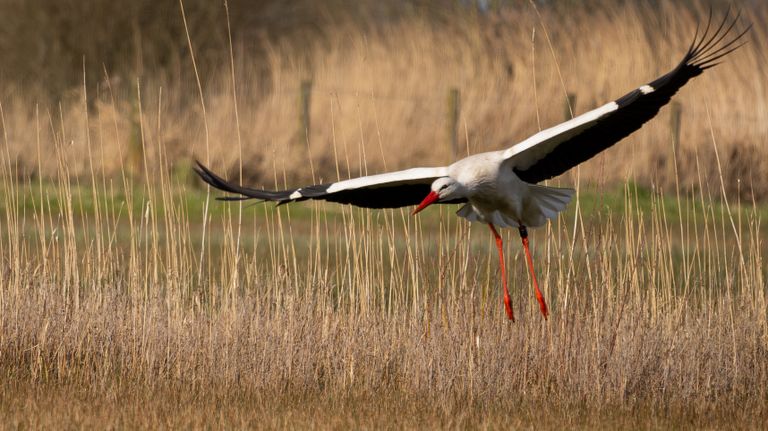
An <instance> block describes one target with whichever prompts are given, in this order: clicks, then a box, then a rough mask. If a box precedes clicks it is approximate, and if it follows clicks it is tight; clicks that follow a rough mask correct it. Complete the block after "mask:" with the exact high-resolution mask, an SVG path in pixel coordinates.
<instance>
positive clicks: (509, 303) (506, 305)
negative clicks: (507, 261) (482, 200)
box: [488, 223, 515, 322]
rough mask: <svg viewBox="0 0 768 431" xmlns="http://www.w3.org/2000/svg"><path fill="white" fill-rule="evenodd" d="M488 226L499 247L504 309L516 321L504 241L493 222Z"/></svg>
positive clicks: (510, 318)
mask: <svg viewBox="0 0 768 431" xmlns="http://www.w3.org/2000/svg"><path fill="white" fill-rule="evenodd" d="M488 227H490V228H491V232H493V237H494V238H495V239H496V248H498V249H499V264H500V265H501V280H502V281H503V283H504V310H506V312H507V317H509V320H511V321H513V322H514V321H515V314H514V313H513V312H512V299H511V298H510V297H509V289H507V268H506V266H505V265H504V243H503V241H502V239H501V235H499V233H498V232H497V231H496V228H495V227H493V224H491V223H488Z"/></svg>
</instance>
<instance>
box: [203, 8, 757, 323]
mask: <svg viewBox="0 0 768 431" xmlns="http://www.w3.org/2000/svg"><path fill="white" fill-rule="evenodd" d="M738 20H739V16H738V15H737V16H736V17H735V18H734V19H730V14H729V13H726V15H725V18H724V19H723V21H722V22H721V23H720V24H719V26H716V27H715V26H713V25H711V24H712V13H711V12H710V15H709V19H708V20H707V25H706V27H705V29H704V31H703V32H702V33H701V35H699V29H698V28H697V30H696V34H695V35H694V37H693V42H692V43H691V45H690V47H689V49H688V51H687V52H686V53H685V55H684V56H683V58H682V60H681V61H680V62H679V63H678V64H677V66H676V67H675V68H674V69H672V70H671V71H670V72H668V73H667V74H665V75H662V76H661V77H659V78H657V79H655V80H653V81H651V82H649V83H647V84H645V85H642V86H640V87H638V88H636V89H634V90H632V91H630V92H629V93H627V94H625V95H624V96H622V97H620V98H618V99H616V100H614V101H612V102H609V103H607V104H605V105H603V106H601V107H599V108H596V109H593V110H591V111H589V112H586V113H584V114H581V115H579V116H577V117H574V118H573V119H571V120H568V121H565V122H564V123H561V124H559V125H557V126H554V127H551V128H549V129H546V130H542V131H541V132H539V133H536V134H535V135H533V136H531V137H529V138H527V139H525V140H523V141H522V142H519V143H517V144H515V145H513V146H511V147H509V148H507V149H503V150H499V151H491V152H485V153H480V154H475V155H472V156H469V157H466V158H464V159H461V160H459V161H457V162H455V163H453V164H451V165H450V166H442V167H421V168H412V169H406V170H403V171H397V172H389V173H384V174H379V175H370V176H364V177H359V178H352V179H348V180H343V181H338V182H334V183H326V184H314V185H309V186H305V187H299V188H294V189H288V190H274V191H273V190H262V189H256V188H249V187H244V186H240V185H237V184H234V183H231V182H229V181H226V180H225V179H223V178H221V177H220V176H218V175H216V174H215V173H213V172H212V171H211V170H210V169H208V168H207V167H205V166H203V165H202V164H201V163H200V162H197V166H196V167H195V171H196V172H197V174H198V175H199V176H200V177H201V178H202V179H203V181H205V182H206V183H208V184H210V185H211V186H213V187H215V188H217V189H220V190H223V191H225V192H229V193H233V194H235V195H237V196H227V197H220V198H218V199H220V200H225V201H238V200H247V199H257V200H261V201H274V202H277V203H278V205H282V204H286V203H290V202H300V201H305V200H308V199H315V200H324V201H329V202H337V203H341V204H350V205H355V206H358V207H364V208H399V207H405V206H410V205H417V207H416V208H415V210H414V211H413V214H416V213H418V212H420V211H422V210H423V209H424V208H426V207H428V206H429V205H432V204H463V205H462V206H461V208H459V210H458V211H457V212H456V214H457V215H458V216H459V217H463V218H465V219H467V220H469V221H470V222H480V223H485V224H487V225H488V226H489V228H490V230H491V232H492V234H493V236H494V238H495V240H496V246H497V248H498V254H499V265H500V268H501V278H502V284H503V290H504V308H505V311H506V314H507V316H508V318H509V319H510V320H512V321H514V319H515V318H514V312H513V310H512V302H511V299H510V296H509V289H508V287H507V277H506V267H505V264H504V251H503V244H502V237H501V235H499V233H498V231H497V230H496V227H512V228H517V229H518V231H519V233H520V238H521V240H522V244H523V248H524V250H525V254H526V260H527V263H528V269H529V271H530V273H531V279H532V282H533V288H534V292H535V295H536V299H537V300H538V303H539V309H540V311H541V313H542V315H543V316H544V319H546V318H547V316H548V314H549V311H548V309H547V303H546V301H545V299H544V296H543V295H542V293H541V291H540V290H539V286H538V282H537V280H536V274H535V271H534V267H533V259H532V257H531V252H530V249H529V244H528V231H527V228H529V227H530V228H534V227H539V226H542V225H544V224H545V223H546V222H547V220H549V219H553V218H555V217H557V214H558V213H559V212H560V211H563V210H564V209H565V208H566V206H567V205H568V203H569V202H570V201H571V198H572V197H573V195H574V192H575V191H574V190H573V189H568V188H558V187H548V186H543V185H538V184H537V183H540V182H542V181H544V180H547V179H550V178H553V177H556V176H558V175H560V174H562V173H564V172H566V171H567V170H569V169H571V168H573V167H574V166H576V165H578V164H580V163H582V162H584V161H586V160H589V159H590V158H592V157H594V156H595V155H597V154H598V153H600V152H601V151H603V150H605V149H607V148H608V147H610V146H612V145H614V144H615V143H617V142H619V141H620V140H622V139H623V138H625V137H626V136H628V135H629V134H631V133H632V132H634V131H636V130H638V129H639V128H640V127H642V125H643V124H645V123H646V122H647V121H649V120H650V119H651V118H653V117H654V116H655V115H656V114H657V113H658V112H659V109H661V107H662V106H664V105H666V104H667V103H668V102H669V101H670V99H671V98H672V96H673V95H674V94H675V93H676V92H677V91H678V90H679V89H680V88H681V87H682V86H683V85H685V84H686V83H687V82H688V81H689V80H690V79H692V78H694V77H696V76H698V75H700V74H701V73H702V72H704V71H705V70H707V69H709V68H711V67H713V66H716V65H717V64H719V62H720V61H721V59H722V58H723V57H724V56H726V55H728V54H729V53H731V52H733V51H734V50H736V49H738V48H740V47H741V46H743V44H744V43H746V42H744V41H742V38H743V36H744V35H745V34H746V33H747V32H748V31H749V29H750V27H751V26H748V27H747V28H746V29H745V30H743V31H740V32H739V31H735V30H734V27H735V26H736V23H737V21H738Z"/></svg>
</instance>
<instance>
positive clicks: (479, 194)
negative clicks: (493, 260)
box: [448, 151, 574, 227]
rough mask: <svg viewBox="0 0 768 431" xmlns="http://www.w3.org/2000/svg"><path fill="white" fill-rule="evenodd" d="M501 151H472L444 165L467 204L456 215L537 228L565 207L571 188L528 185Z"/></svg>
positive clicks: (507, 225)
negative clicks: (462, 193) (463, 157)
mask: <svg viewBox="0 0 768 431" xmlns="http://www.w3.org/2000/svg"><path fill="white" fill-rule="evenodd" d="M505 162H506V160H505V158H504V153H503V151H493V152H488V153H481V154H476V155H473V156H469V157H467V158H465V159H461V160H459V161H458V162H456V163H454V164H452V165H450V166H449V167H448V175H449V176H450V177H451V178H453V179H454V180H456V181H457V182H459V183H460V184H461V185H462V186H463V187H464V188H465V191H464V195H465V196H466V198H467V199H468V200H469V203H467V204H466V205H464V206H463V207H461V208H460V209H459V211H457V213H456V214H457V215H459V216H460V217H464V218H465V219H467V220H469V221H477V222H482V223H492V224H494V225H496V226H500V227H519V226H528V227H538V226H541V225H543V224H544V223H546V221H547V219H551V218H554V217H556V216H557V213H558V212H560V211H562V210H563V209H565V207H566V206H567V205H568V202H570V201H571V197H572V196H573V193H574V190H573V189H561V188H555V187H544V186H539V185H535V184H528V183H526V182H524V181H522V180H521V179H520V178H518V177H517V175H515V173H514V171H513V170H512V167H511V166H510V165H509V163H505Z"/></svg>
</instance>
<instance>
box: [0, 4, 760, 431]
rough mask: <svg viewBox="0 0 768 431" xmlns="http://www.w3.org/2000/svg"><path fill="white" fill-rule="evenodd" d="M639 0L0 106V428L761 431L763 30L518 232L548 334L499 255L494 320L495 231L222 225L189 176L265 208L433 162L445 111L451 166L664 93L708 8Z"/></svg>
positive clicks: (353, 27) (407, 24)
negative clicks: (634, 98)
mask: <svg viewBox="0 0 768 431" xmlns="http://www.w3.org/2000/svg"><path fill="white" fill-rule="evenodd" d="M592 3H594V2H592ZM658 3H659V4H658V6H657V8H656V9H653V10H651V9H650V8H649V6H648V5H649V4H650V3H647V4H646V3H643V4H642V5H638V4H637V3H633V2H627V3H623V2H607V1H605V2H597V4H598V5H600V6H599V7H596V8H595V9H591V10H587V8H586V7H580V6H578V5H576V6H571V7H570V8H569V9H568V10H567V13H566V12H563V11H562V10H559V9H557V8H554V7H553V8H544V7H542V8H541V10H540V11H539V12H540V15H538V14H537V13H536V11H535V10H534V9H533V8H532V7H531V6H530V5H529V4H528V3H526V2H520V4H519V5H517V3H514V4H515V6H514V7H508V8H503V9H502V10H500V11H496V12H492V13H487V14H480V13H467V14H465V15H457V16H453V15H447V17H446V16H443V17H442V18H441V19H439V20H433V19H427V18H425V17H424V16H422V15H420V14H418V13H414V14H413V15H408V16H406V17H404V18H402V19H398V20H392V21H391V22H390V21H387V22H384V23H376V24H371V25H369V26H368V27H365V26H361V25H360V24H359V23H355V22H353V21H339V22H338V23H337V24H336V25H335V26H333V27H331V28H328V29H325V30H324V31H323V37H322V38H317V40H315V41H314V42H312V44H311V46H309V47H304V49H303V50H298V49H297V47H296V44H292V43H289V42H285V41H271V40H270V39H268V38H265V39H264V41H263V44H264V46H263V48H264V49H263V50H262V54H263V56H262V57H260V58H261V60H260V63H259V64H258V65H256V64H252V63H249V59H250V58H252V57H250V56H249V51H248V47H247V46H246V45H244V42H241V41H240V39H238V37H237V35H236V33H233V36H234V37H233V41H234V42H232V44H231V47H232V50H231V51H228V52H227V53H226V55H225V57H226V58H227V61H225V62H224V63H222V64H221V65H219V66H220V67H218V68H216V67H212V66H211V65H210V64H205V63H204V62H203V63H201V64H198V63H197V62H196V63H194V64H193V62H192V61H191V57H190V56H189V52H187V53H186V54H185V56H184V57H182V58H181V59H180V60H179V62H180V63H179V65H178V67H179V68H183V69H184V70H185V71H184V72H179V73H178V74H176V75H174V74H170V75H164V74H161V73H157V74H152V73H149V72H147V73H146V74H145V75H142V76H141V77H140V78H139V79H136V77H135V76H130V74H128V73H127V72H124V73H123V74H122V75H121V73H115V72H113V71H110V70H108V69H107V68H106V67H104V68H102V69H103V70H102V71H101V72H100V73H101V76H99V77H98V78H95V77H92V76H91V75H89V72H88V70H89V69H88V67H90V66H88V65H84V66H83V71H81V72H80V74H81V77H80V80H81V81H82V82H83V84H82V85H80V86H77V87H75V88H71V89H69V90H66V91H62V93H61V94H59V95H57V97H56V101H55V102H52V103H48V102H46V101H44V100H45V99H43V98H41V97H42V96H40V94H42V90H41V89H40V88H34V87H28V86H25V85H26V84H25V85H17V86H13V85H9V86H7V88H3V89H2V90H0V120H2V124H1V126H2V132H3V133H2V135H1V136H0V142H2V149H1V150H0V215H2V221H0V256H1V257H2V261H1V262H0V280H2V284H1V285H0V422H2V424H1V425H2V426H3V427H7V428H165V427H173V428H192V427H194V428H212V427H216V428H219V427H222V428H235V427H237V428H246V427H248V428H250V427H255V428H300V427H301V428H305V427H314V428H342V429H343V428H377V429H378V428H404V427H405V428H424V427H427V428H534V427H536V428H558V429H560V428H575V427H579V428H610V429H615V428H628V429H635V428H718V429H728V428H758V427H759V424H760V423H763V424H764V423H768V284H767V281H766V280H767V278H766V276H767V275H768V267H767V265H766V262H765V259H764V253H765V252H766V251H767V247H766V244H765V241H764V238H765V235H766V229H765V227H764V226H763V225H762V224H761V219H762V217H765V215H766V214H768V206H766V204H765V203H764V199H765V198H766V197H768V180H766V178H768V146H766V145H765V141H766V137H767V135H768V121H762V120H763V119H765V118H766V117H767V116H768V87H766V83H768V79H766V78H768V76H766V70H768V68H766V67H765V66H766V64H765V62H766V58H765V53H764V47H765V46H766V42H768V34H766V27H765V25H763V23H765V22H766V20H765V18H766V13H768V9H766V8H765V7H762V6H750V7H748V8H745V10H744V11H743V18H742V20H743V21H744V23H746V22H752V23H753V24H755V25H754V27H753V29H752V31H751V33H750V35H749V44H748V45H746V46H745V47H743V48H742V49H740V50H739V51H737V52H736V53H734V54H732V55H730V56H729V57H728V58H727V59H726V61H725V62H724V63H723V64H722V65H720V66H718V67H717V68H715V69H713V70H711V71H708V72H706V73H705V74H704V75H703V76H702V77H700V78H697V79H696V80H694V81H693V82H691V83H690V84H689V85H688V86H687V87H685V88H684V89H683V90H682V91H681V92H680V94H679V95H678V97H677V98H676V100H677V101H679V102H680V104H681V105H680V106H681V107H682V119H681V124H682V128H681V129H680V137H679V143H678V144H677V145H675V144H674V142H675V139H674V138H673V133H670V121H669V117H670V111H669V109H664V110H662V111H661V113H660V114H659V116H658V117H657V118H656V119H655V121H653V122H652V123H650V124H648V125H647V126H646V127H644V128H643V129H641V130H640V131H638V132H637V133H635V134H634V135H633V136H631V137H630V138H627V139H626V140H625V141H624V142H621V143H619V144H618V145H617V146H616V147H615V148H614V149H612V150H610V151H608V152H606V154H604V155H601V156H599V157H597V158H595V159H594V160H592V161H590V162H588V163H586V164H585V165H583V166H582V167H581V168H580V169H579V170H575V171H574V172H572V173H569V174H567V175H564V177H563V178H561V179H558V180H556V182H558V183H560V184H569V185H574V184H575V185H578V187H579V197H578V199H577V201H576V202H574V203H573V204H572V205H571V208H570V209H569V210H568V211H567V212H566V213H564V214H563V215H562V216H561V217H560V218H559V219H558V220H556V221H553V222H552V223H551V224H549V225H547V226H546V227H545V228H542V229H539V230H537V231H535V232H533V234H532V246H533V252H534V255H535V260H536V263H537V271H538V275H539V277H540V278H539V281H540V283H541V285H542V290H543V291H544V293H545V295H546V296H547V298H548V300H549V303H550V307H551V312H552V314H551V316H550V319H549V321H543V320H542V319H541V317H540V316H539V315H538V311H537V306H536V303H535V301H534V300H533V295H532V292H531V291H530V290H531V289H530V282H529V279H528V274H527V272H526V270H525V267H524V261H523V259H524V256H522V255H521V253H520V247H519V245H518V243H517V241H516V238H515V235H514V234H516V233H515V232H511V233H510V232H506V233H505V234H504V235H505V236H506V239H507V244H508V246H507V247H508V248H507V256H508V267H509V268H511V271H510V274H509V277H510V286H511V287H512V290H513V304H514V306H515V309H516V312H517V315H518V316H519V319H518V322H517V323H514V324H512V323H510V322H508V321H507V320H506V318H505V316H504V312H503V307H502V304H501V295H500V286H501V284H500V280H499V274H498V271H497V267H496V263H497V261H496V254H495V250H494V246H493V244H492V240H491V237H490V235H489V234H488V232H486V230H487V229H486V228H485V227H484V226H483V227H476V226H475V227H471V226H469V225H468V224H467V223H466V222H465V221H463V220H460V219H458V218H456V217H455V216H454V214H453V212H454V211H455V208H452V207H444V208H440V209H431V210H429V211H426V212H425V213H424V214H423V217H422V215H419V217H411V216H410V215H409V212H408V211H407V209H403V210H384V211H368V210H361V209H357V208H352V207H343V206H335V205H325V204H322V203H307V204H298V205H294V206H284V207H279V208H273V207H272V206H271V205H265V204H255V205H247V204H246V205H239V204H223V203H219V202H215V201H213V197H214V196H215V195H216V193H214V192H212V191H210V190H206V189H203V188H202V187H201V186H200V185H199V183H198V182H195V181H194V179H191V178H190V177H189V168H190V166H191V165H190V160H191V158H192V157H197V158H199V159H201V160H203V161H208V162H209V164H210V165H212V166H213V168H214V169H216V170H218V171H221V172H225V173H226V174H227V175H228V176H229V177H230V178H238V177H241V176H242V178H245V179H247V180H249V181H251V182H252V183H255V184H259V183H261V184H265V185H266V186H274V185H275V184H280V185H282V184H283V183H284V182H293V181H301V180H310V181H311V180H313V179H314V180H317V181H319V180H320V179H321V178H322V179H325V180H328V179H335V178H337V177H346V176H348V175H357V174H359V173H365V172H368V173H374V172H381V171H383V170H385V169H390V170H391V169H396V168H404V167H409V166H413V165H416V164H419V165H433V164H443V163H447V162H449V161H450V160H451V158H452V157H453V155H452V154H451V151H450V149H449V146H448V144H447V143H446V142H447V138H446V126H445V116H446V112H445V110H446V103H445V101H446V94H447V92H448V89H449V88H452V87H456V88H458V89H459V90H460V95H461V96H460V97H461V116H460V133H459V135H460V146H461V148H462V153H463V152H478V151H483V150H491V149H498V148H502V147H503V146H505V145H508V144H510V143H511V142H514V141H516V140H519V139H521V138H524V137H526V136H527V135H529V134H531V133H533V132H536V131H537V130H539V129H540V128H542V127H547V126H550V125H552V124H554V123H557V122H559V121H561V120H562V118H563V116H564V112H563V111H564V101H565V100H566V96H565V94H566V93H572V94H575V95H576V99H575V104H574V106H573V109H574V111H575V113H577V114H578V113H580V112H583V111H585V110H587V109H589V108H591V107H593V106H597V104H598V103H602V102H605V101H608V100H611V99H613V98H615V97H617V96H620V95H621V94H623V93H624V92H626V91H627V90H629V89H631V88H633V87H635V86H637V85H639V84H641V83H642V82H643V81H647V80H650V79H652V78H654V77H655V76H657V75H659V74H660V73H662V72H666V71H667V70H668V69H669V68H671V67H672V66H673V65H674V64H675V62H676V61H677V60H678V59H679V57H680V56H681V55H682V53H684V52H685V49H687V47H688V44H689V43H690V39H691V37H692V36H693V34H694V31H695V28H696V22H697V21H701V20H705V19H706V13H707V12H706V11H707V8H706V6H704V5H703V4H699V3H695V2H694V6H690V5H687V6H684V5H682V3H679V2H664V1H662V2H658ZM643 5H645V6H643ZM229 12H230V13H231V14H236V13H238V11H237V10H231V11H229ZM175 13H176V14H178V16H174V19H181V12H180V11H179V10H175ZM185 13H187V14H190V16H194V10H192V11H190V10H185ZM717 13H720V11H719V10H716V12H715V14H716V15H717ZM194 22H195V21H194V20H190V21H188V22H187V25H186V30H185V26H184V25H182V26H180V27H179V28H180V34H177V35H176V36H177V37H178V38H181V39H182V40H183V41H185V43H187V42H186V38H187V37H189V42H188V43H189V44H190V45H191V46H192V47H193V51H192V52H195V51H194V47H195V46H196V44H198V43H202V42H199V39H198V38H200V39H202V38H203V37H204V36H205V34H206V33H205V32H206V31H207V30H206V29H205V28H196V27H194V25H192V24H194ZM221 25H222V26H223V28H225V29H226V28H227V21H223V22H222V23H221ZM742 25H743V24H742ZM364 27H365V28H364ZM534 29H535V32H534ZM235 30H237V28H235ZM573 35H580V37H573ZM141 38H143V40H145V41H147V42H146V43H150V42H151V40H152V34H141ZM1 42H3V41H2V40H0V43H1ZM199 58H204V57H198V59H199ZM98 60H99V59H98V58H95V59H91V58H86V59H85V60H84V61H85V62H96V63H98ZM264 65H266V66H264ZM51 67H52V68H53V69H54V71H55V67H56V65H52V66H51ZM69 72H70V71H66V72H65V71H62V73H69ZM196 75H197V76H199V78H200V79H199V81H198V80H197V79H196V78H195V76H196ZM307 79H311V80H312V90H311V104H310V108H311V112H310V118H311V128H310V130H309V139H308V140H306V141H305V142H301V139H299V136H300V135H301V132H300V131H299V127H298V126H299V124H298V120H297V118H298V117H299V111H300V108H299V104H298V92H299V86H300V82H301V81H302V80H307ZM190 89H191V90H190ZM241 163H242V164H241Z"/></svg>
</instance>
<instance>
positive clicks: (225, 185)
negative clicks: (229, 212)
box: [192, 159, 295, 203]
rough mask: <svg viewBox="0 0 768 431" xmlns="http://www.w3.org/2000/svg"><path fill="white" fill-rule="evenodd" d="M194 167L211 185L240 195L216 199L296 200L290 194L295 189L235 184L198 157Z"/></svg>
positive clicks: (228, 200) (281, 201) (229, 200)
mask: <svg viewBox="0 0 768 431" xmlns="http://www.w3.org/2000/svg"><path fill="white" fill-rule="evenodd" d="M192 169H193V170H194V171H195V173H196V174H197V175H198V176H199V177H200V179H202V180H203V181H205V183H207V184H208V185H210V186H211V187H213V188H216V189H218V190H221V191H224V192H227V193H234V194H236V195H239V196H221V197H218V198H216V200H220V201H225V202H232V201H235V202H239V201H245V200H250V199H257V200H260V201H276V202H280V203H284V201H285V203H287V202H291V201H293V200H294V199H291V198H290V196H291V194H292V193H293V192H295V190H279V191H271V190H259V189H252V188H247V187H242V186H239V185H235V184H233V183H231V182H229V181H227V180H225V179H224V178H222V177H220V176H218V175H216V174H215V173H213V171H212V170H210V169H209V168H208V167H206V166H205V165H204V164H202V163H201V162H200V161H199V160H197V159H195V166H193V167H192Z"/></svg>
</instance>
